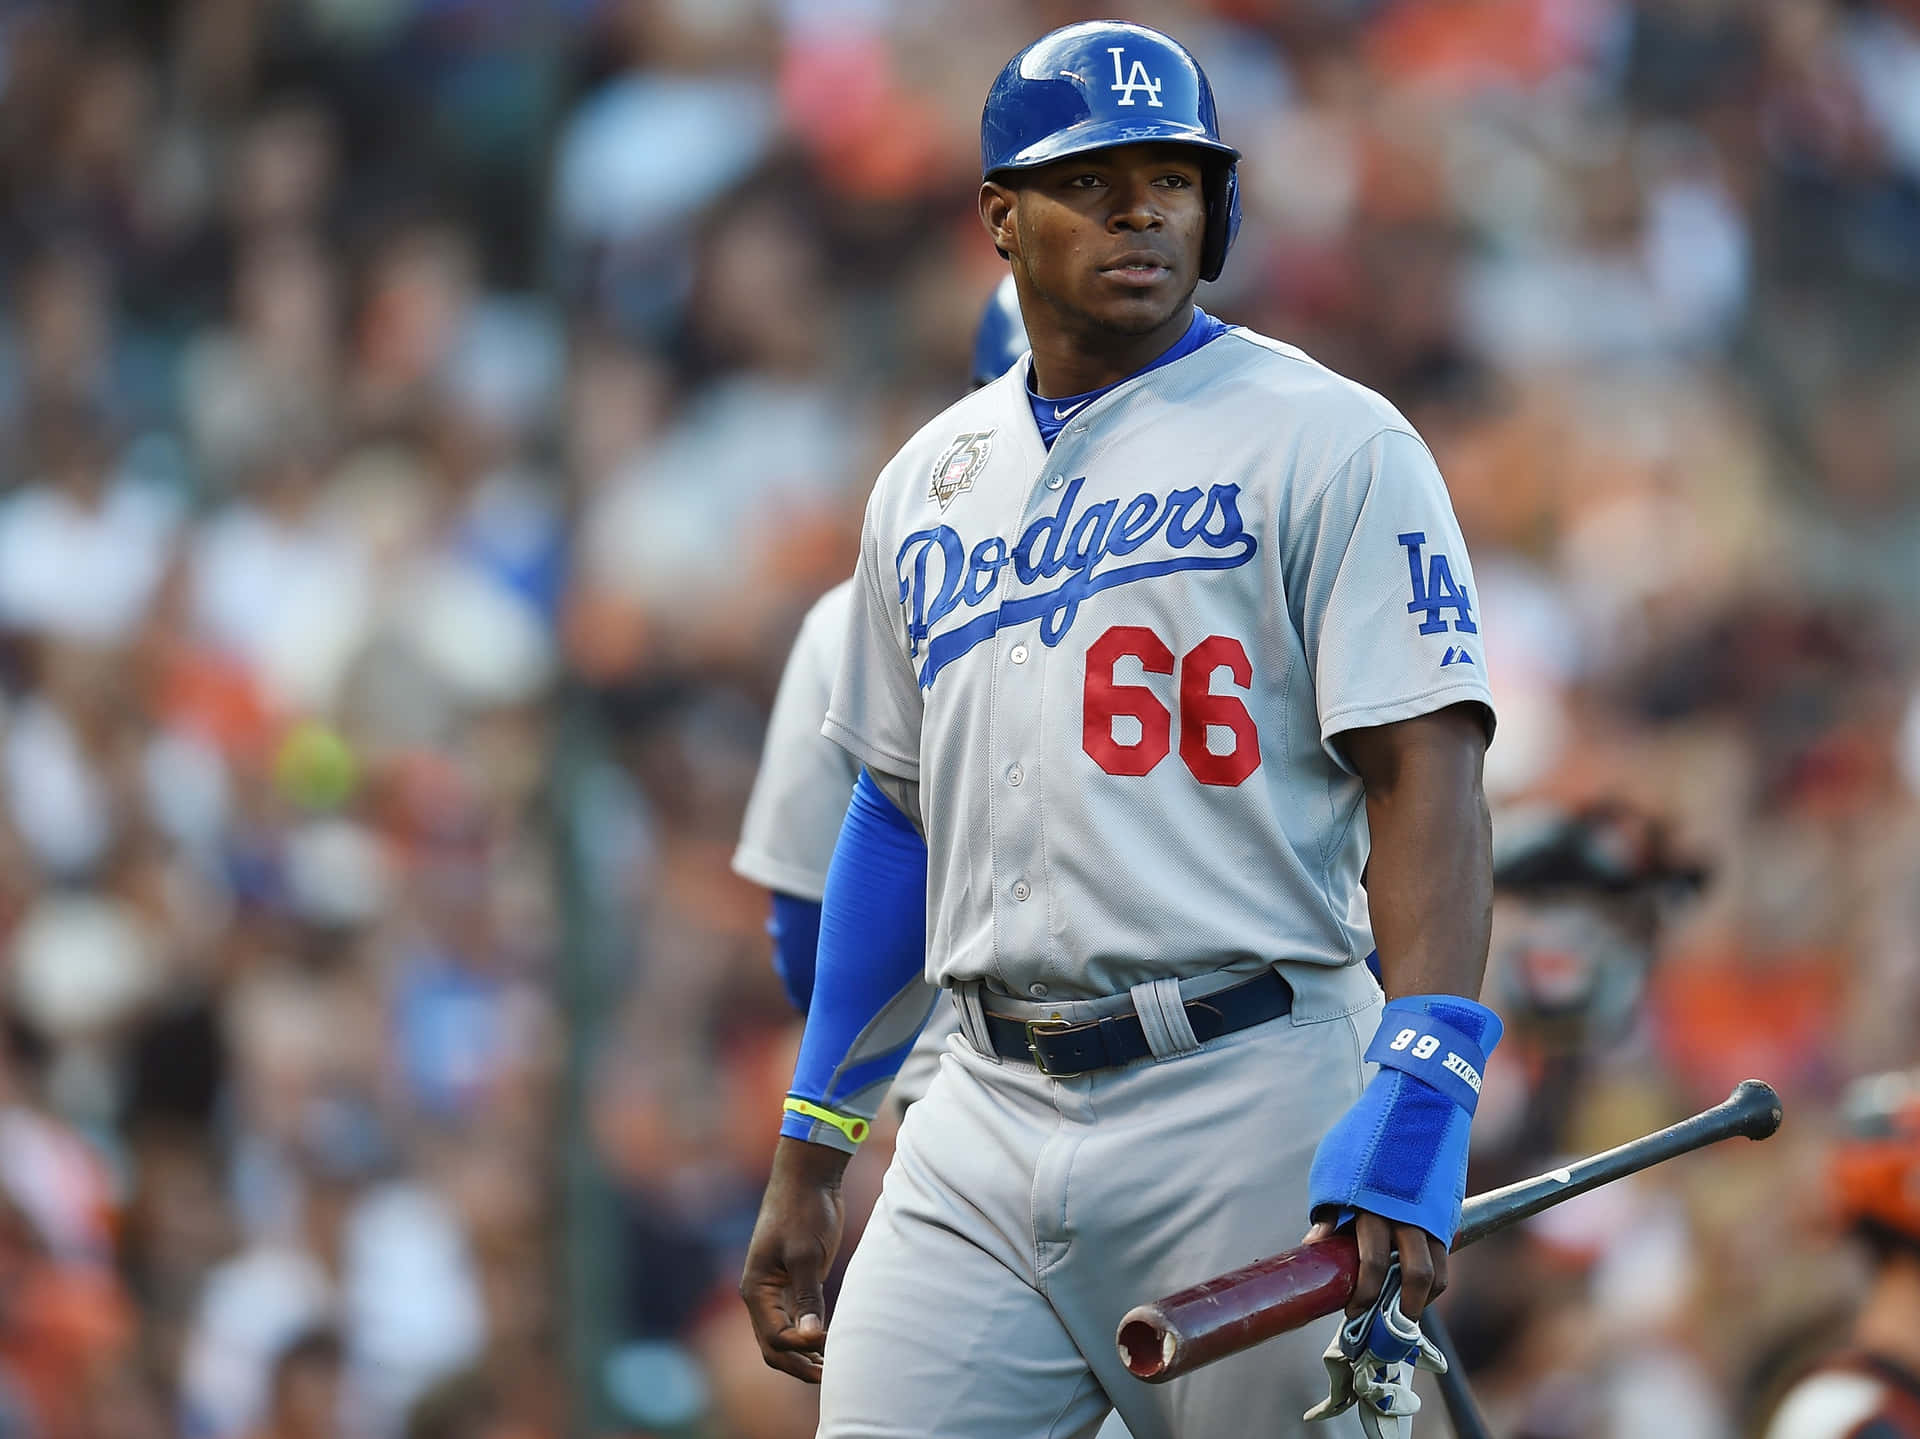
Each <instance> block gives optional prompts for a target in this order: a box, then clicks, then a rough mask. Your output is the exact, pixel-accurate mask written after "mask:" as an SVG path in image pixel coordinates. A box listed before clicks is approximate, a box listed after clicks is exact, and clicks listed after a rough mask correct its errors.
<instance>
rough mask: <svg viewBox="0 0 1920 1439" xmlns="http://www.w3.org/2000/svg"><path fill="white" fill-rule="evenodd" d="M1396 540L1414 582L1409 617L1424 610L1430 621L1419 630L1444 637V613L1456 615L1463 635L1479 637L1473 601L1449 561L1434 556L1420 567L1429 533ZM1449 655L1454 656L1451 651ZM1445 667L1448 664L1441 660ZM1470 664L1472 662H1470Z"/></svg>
mask: <svg viewBox="0 0 1920 1439" xmlns="http://www.w3.org/2000/svg"><path fill="white" fill-rule="evenodd" d="M1395 538H1396V539H1398V540H1399V542H1400V544H1401V545H1402V546H1403V547H1405V549H1406V552H1407V573H1408V575H1409V576H1410V577H1411V578H1412V580H1413V598H1412V599H1411V600H1409V601H1408V602H1407V613H1408V614H1410V615H1411V614H1417V613H1418V612H1420V611H1421V610H1425V611H1426V614H1427V618H1426V620H1425V622H1423V623H1422V624H1421V626H1420V633H1421V634H1423V635H1438V634H1445V633H1446V630H1447V622H1446V621H1445V620H1443V619H1442V618H1440V612H1441V611H1442V610H1452V611H1453V613H1454V619H1453V627H1454V628H1455V629H1456V630H1459V631H1460V632H1461V633H1462V634H1468V635H1477V634H1479V633H1480V626H1478V625H1476V624H1475V623H1474V622H1473V601H1472V600H1470V599H1468V597H1467V592H1466V591H1465V590H1463V589H1462V588H1460V586H1459V585H1458V584H1457V583H1455V581H1454V578H1453V567H1452V566H1451V565H1449V564H1448V563H1447V557H1446V556H1445V555H1443V554H1440V553H1438V552H1437V551H1436V552H1435V554H1434V556H1433V559H1432V560H1431V561H1429V562H1428V564H1427V566H1426V568H1425V569H1424V570H1423V569H1422V568H1421V564H1420V549H1421V546H1423V545H1425V544H1426V542H1427V536H1426V533H1425V532H1424V531H1422V530H1413V531H1411V532H1410V533H1408V534H1404V535H1397V536H1395ZM1448 653H1449V654H1452V653H1453V652H1452V651H1451V650H1449V651H1448ZM1455 658H1456V659H1457V660H1465V659H1466V658H1467V652H1466V651H1465V650H1461V651H1460V652H1459V654H1458V655H1457V656H1455ZM1441 663H1442V664H1445V663H1446V661H1445V660H1442V661H1441ZM1469 663H1471V661H1469Z"/></svg>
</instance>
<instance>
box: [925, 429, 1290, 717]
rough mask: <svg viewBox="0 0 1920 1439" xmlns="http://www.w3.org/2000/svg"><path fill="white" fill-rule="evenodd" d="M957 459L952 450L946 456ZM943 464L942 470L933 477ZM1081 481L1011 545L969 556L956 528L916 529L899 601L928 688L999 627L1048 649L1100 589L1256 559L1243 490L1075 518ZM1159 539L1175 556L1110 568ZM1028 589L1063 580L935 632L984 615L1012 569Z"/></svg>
mask: <svg viewBox="0 0 1920 1439" xmlns="http://www.w3.org/2000/svg"><path fill="white" fill-rule="evenodd" d="M949 453H951V452H949ZM945 464H946V462H945V461H942V464H941V467H940V468H936V469H935V471H934V475H935V477H936V479H937V478H938V476H939V475H940V473H941V470H942V469H944V467H945ZM1086 483H1087V481H1086V477H1085V476H1084V475H1083V476H1081V477H1080V478H1079V479H1077V480H1074V481H1073V482H1072V483H1071V484H1069V485H1068V486H1067V487H1066V490H1065V491H1064V492H1063V493H1062V494H1061V496H1060V503H1059V506H1058V507H1057V508H1056V509H1055V510H1054V511H1053V513H1051V514H1047V515H1042V516H1041V517H1040V518H1038V519H1036V520H1035V521H1034V522H1033V523H1032V524H1030V525H1028V526H1027V528H1026V530H1025V531H1024V532H1023V533H1022V534H1021V536H1020V538H1019V539H1017V540H1015V541H1014V542H1013V544H1011V545H1009V544H1008V543H1007V542H1006V541H1005V540H1003V539H1001V538H1000V537H999V536H998V535H994V536H992V537H990V538H988V539H984V540H982V541H980V542H979V543H978V544H976V545H974V546H973V547H972V549H968V547H967V544H966V542H965V541H964V540H962V539H961V538H960V536H959V534H958V533H957V532H956V531H955V530H954V529H953V528H952V527H951V526H949V525H936V526H934V527H933V528H931V529H925V530H916V531H915V532H914V533H913V534H910V535H908V536H907V538H906V541H905V543H903V544H902V545H901V546H900V552H899V554H897V555H896V556H895V557H894V569H895V572H896V574H897V575H898V576H899V580H900V603H901V604H902V605H903V606H904V607H905V608H906V611H907V616H906V618H907V653H908V654H910V655H916V656H917V655H920V654H921V653H922V651H924V652H925V658H924V659H923V660H922V661H921V664H920V685H921V688H923V689H925V688H929V687H931V686H932V684H933V681H934V677H935V676H936V675H938V674H939V673H940V671H941V670H943V669H944V668H946V667H947V666H948V665H950V664H952V663H953V662H954V661H955V660H957V659H959V658H960V657H961V656H962V655H964V654H966V653H967V651H968V650H970V649H972V648H973V647H974V646H975V645H977V644H980V643H981V642H983V641H985V640H988V639H991V638H992V637H993V636H994V635H995V634H996V633H998V632H999V631H1000V630H1002V629H1006V628H1010V627H1012V626H1014V625H1021V624H1026V623H1027V622H1028V621H1030V620H1038V621H1039V622H1040V640H1041V643H1043V644H1045V645H1048V646H1053V645H1057V644H1059V643H1060V641H1061V639H1062V637H1064V636H1065V634H1066V633H1067V631H1068V629H1070V628H1071V627H1072V625H1073V621H1074V618H1075V617H1076V616H1077V615H1078V614H1079V613H1080V606H1081V604H1082V602H1084V601H1085V600H1087V599H1088V598H1089V597H1090V596H1093V595H1096V594H1098V593H1100V591H1102V590H1110V589H1113V588H1115V587H1116V586H1119V585H1130V584H1136V583H1138V582H1139V581H1141V580H1150V579H1154V578H1156V577H1157V576H1160V575H1170V574H1174V573H1177V572H1178V571H1180V570H1231V569H1237V568H1239V567H1240V566H1241V565H1244V564H1245V563H1246V562H1247V561H1248V560H1250V559H1252V558H1253V555H1254V551H1255V550H1257V549H1259V548H1260V543H1259V541H1258V540H1256V539H1255V538H1254V536H1253V535H1252V534H1250V533H1249V532H1248V530H1247V528H1246V525H1245V523H1244V522H1243V521H1242V520H1241V517H1240V487H1239V486H1238V485H1215V486H1214V487H1213V488H1212V489H1210V490H1206V491H1202V490H1199V489H1184V490H1175V491H1173V492H1172V493H1171V494H1168V495H1156V494H1154V493H1152V492H1151V491H1147V492H1145V493H1143V494H1138V495H1135V496H1134V497H1133V498H1132V499H1130V500H1128V501H1126V502H1125V503H1124V504H1122V503H1121V502H1120V501H1119V500H1117V499H1113V500H1101V501H1100V502H1099V503H1097V504H1092V505H1088V506H1087V507H1086V508H1085V509H1084V510H1081V511H1080V512H1079V513H1077V514H1076V513H1075V506H1076V505H1077V504H1078V503H1079V500H1080V494H1081V491H1082V490H1083V489H1084V488H1085V487H1086ZM1155 540H1158V541H1159V542H1160V543H1161V545H1162V546H1164V547H1165V548H1166V549H1167V550H1169V551H1172V553H1169V554H1167V555H1166V556H1165V557H1164V558H1161V559H1151V560H1137V561H1135V562H1134V563H1132V564H1126V565H1108V564H1107V563H1106V562H1107V561H1108V560H1110V559H1115V558H1118V557H1120V556H1123V555H1130V554H1133V553H1134V552H1135V551H1136V550H1139V549H1141V548H1143V547H1145V546H1146V545H1147V544H1148V543H1150V542H1152V541H1155ZM1009 565H1011V566H1012V567H1013V573H1014V575H1015V577H1016V578H1017V579H1018V580H1019V581H1020V583H1021V584H1023V585H1031V584H1035V583H1037V582H1038V581H1040V580H1043V579H1052V578H1053V577H1054V576H1056V575H1058V576H1061V577H1062V578H1061V580H1060V582H1059V584H1057V585H1055V586H1054V587H1053V588H1052V589H1049V590H1042V591H1039V592H1038V593H1032V594H1023V595H1020V596H1018V597H1016V598H1013V599H1009V600H1006V601H1004V602H1003V603H1001V604H999V605H996V606H995V607H994V608H992V609H989V610H987V611H986V612H985V613H983V614H979V615H976V616H974V617H973V618H971V619H969V620H967V621H966V622H965V623H963V624H958V625H955V626H953V627H952V628H951V629H948V630H946V631H944V632H943V633H941V634H938V635H936V634H934V633H933V628H934V626H935V625H937V624H939V623H940V622H941V621H942V620H944V619H946V618H947V617H948V616H949V615H951V614H953V613H954V612H955V611H956V610H959V609H961V608H962V607H964V608H965V609H967V610H976V609H979V608H980V607H981V606H982V605H984V604H986V603H987V602H988V601H989V600H990V599H992V598H993V596H994V595H995V594H997V593H998V592H999V589H1000V578H1001V575H1002V574H1003V573H1004V572H1005V570H1006V569H1007V567H1008V566H1009Z"/></svg>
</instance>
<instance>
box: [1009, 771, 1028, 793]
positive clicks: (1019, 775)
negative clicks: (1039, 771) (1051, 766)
mask: <svg viewBox="0 0 1920 1439" xmlns="http://www.w3.org/2000/svg"><path fill="white" fill-rule="evenodd" d="M1026 778H1027V772H1026V771H1025V770H1023V769H1021V768H1020V766H1019V765H1015V766H1013V768H1011V769H1009V770H1008V771H1007V783H1008V784H1010V785H1012V786H1013V787H1014V788H1015V789H1018V788H1019V787H1020V786H1021V784H1022V783H1023V782H1024V781H1025V780H1026Z"/></svg>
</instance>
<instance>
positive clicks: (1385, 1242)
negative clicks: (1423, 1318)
mask: <svg viewBox="0 0 1920 1439" xmlns="http://www.w3.org/2000/svg"><path fill="white" fill-rule="evenodd" d="M1353 1238H1354V1242H1355V1243H1356V1244H1358V1245H1359V1247H1360V1278H1359V1281H1358V1282H1357V1283H1356V1284H1355V1285H1354V1286H1353V1297H1352V1298H1351V1299H1349V1300H1348V1301H1347V1316H1348V1317H1349V1318H1352V1317H1353V1316H1354V1315H1356V1314H1364V1313H1366V1312H1367V1310H1369V1309H1371V1308H1372V1307H1373V1304H1374V1301H1375V1300H1376V1299H1378V1298H1379V1297H1380V1286H1381V1285H1382V1284H1384V1283H1385V1282H1386V1278H1387V1261H1388V1260H1389V1259H1391V1258H1392V1257H1393V1231H1392V1230H1391V1229H1390V1228H1389V1227H1388V1225H1387V1221H1386V1220H1384V1219H1382V1218H1381V1217H1380V1216H1379V1215H1377V1214H1362V1215H1361V1216H1360V1217H1359V1218H1358V1219H1356V1220H1354V1222H1353Z"/></svg>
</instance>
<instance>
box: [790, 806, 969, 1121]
mask: <svg viewBox="0 0 1920 1439" xmlns="http://www.w3.org/2000/svg"><path fill="white" fill-rule="evenodd" d="M926 886H927V848H926V844H925V842H924V841H923V840H922V839H921V838H920V837H919V835H918V834H917V833H916V832H915V831H914V829H913V827H912V826H911V824H910V823H909V822H908V821H907V819H906V818H905V817H904V816H903V815H901V814H900V812H899V810H898V809H896V808H895V807H894V806H893V805H892V803H891V802H890V801H889V800H888V799H887V798H886V797H885V796H884V795H883V794H881V793H880V791H879V789H878V788H877V787H875V786H874V784H873V783H872V781H871V780H870V779H869V778H867V777H866V776H865V775H862V776H861V779H860V782H859V783H858V784H857V785H856V786H855V790H854V796H853V799H852V802H851V803H850V804H849V805H848V808H847V819H846V823H845V824H844V825H843V826H842V829H841V835H840V842H839V843H838V844H837V845H836V846H835V847H834V852H833V863H832V865H831V866H830V867H829V868H828V871H827V893H826V899H825V901H824V903H823V905H822V908H821V915H820V944H819V951H818V960H817V965H816V968H815V973H814V986H813V998H812V1003H811V1004H810V1006H809V1007H808V1010H807V1028H806V1033H805V1035H804V1036H803V1038H802V1039H801V1043H800V1059H799V1062H798V1063H797V1064H796V1065H795V1066H794V1074H793V1085H792V1088H791V1089H790V1091H789V1099H788V1105H787V1111H786V1113H785V1115H784V1116H783V1119H782V1122H781V1128H780V1132H781V1133H782V1134H783V1135H785V1136H787V1137H788V1138H790V1139H796V1140H804V1141H807V1142H809V1143H811V1144H815V1145H829V1146H832V1147H835V1148H840V1149H846V1150H849V1151H850V1150H851V1149H852V1148H853V1147H854V1146H856V1145H857V1144H859V1142H860V1141H861V1140H863V1139H864V1138H865V1137H866V1126H867V1124H869V1123H871V1121H872V1119H873V1116H874V1114H875V1113H877V1112H878V1110H879V1107H880V1103H881V1101H882V1100H883V1099H885V1097H886V1092H887V1086H888V1085H889V1084H891V1083H892V1081H893V1076H894V1074H895V1073H896V1072H897V1071H898V1070H899V1068H900V1065H901V1063H902V1062H903V1061H904V1060H905V1059H906V1056H907V1051H908V1050H909V1049H911V1048H912V1047H913V1041H914V1039H915V1037H916V1036H917V1035H918V1034H919V1032H920V1028H921V1026H922V1025H923V1024H925V1023H926V1019H927V1014H928V1012H929V1011H930V1010H931V1009H932V1008H933V1001H934V999H935V997H936V993H937V992H936V991H935V990H934V988H933V986H932V985H930V984H928V983H927V981H926V959H925V955H926Z"/></svg>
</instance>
